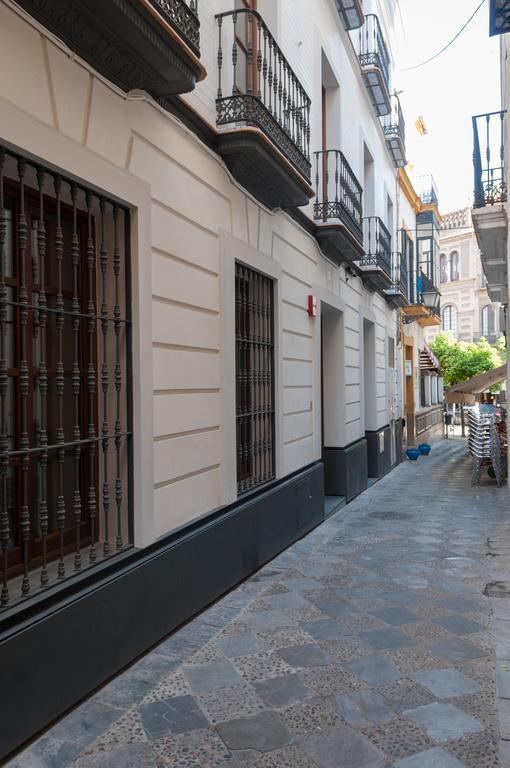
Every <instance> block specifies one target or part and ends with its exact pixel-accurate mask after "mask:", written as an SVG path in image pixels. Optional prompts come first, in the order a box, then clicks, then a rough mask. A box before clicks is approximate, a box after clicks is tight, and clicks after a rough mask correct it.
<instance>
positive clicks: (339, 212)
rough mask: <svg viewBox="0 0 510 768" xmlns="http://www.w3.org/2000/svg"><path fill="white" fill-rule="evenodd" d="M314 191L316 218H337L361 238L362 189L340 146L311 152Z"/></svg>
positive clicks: (321, 219) (319, 219)
mask: <svg viewBox="0 0 510 768" xmlns="http://www.w3.org/2000/svg"><path fill="white" fill-rule="evenodd" d="M315 191H316V198H315V203H314V216H315V219H316V221H323V222H328V221H330V220H331V219H340V220H341V221H342V222H343V223H344V224H345V225H346V226H347V227H348V229H349V230H350V231H351V232H352V234H353V235H354V236H355V237H356V238H357V239H358V240H360V241H362V240H363V227H362V218H363V205H362V197H363V190H362V188H361V184H360V183H359V181H358V179H357V178H356V176H355V175H354V172H353V170H352V168H351V166H350V165H349V163H348V162H347V160H346V159H345V157H344V155H343V154H342V152H340V150H338V149H328V150H326V151H325V152H315Z"/></svg>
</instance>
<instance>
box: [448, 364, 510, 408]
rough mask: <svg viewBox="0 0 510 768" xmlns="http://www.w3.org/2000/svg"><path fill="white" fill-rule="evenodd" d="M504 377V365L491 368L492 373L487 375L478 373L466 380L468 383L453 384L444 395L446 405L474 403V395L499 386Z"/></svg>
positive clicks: (505, 372)
mask: <svg viewBox="0 0 510 768" xmlns="http://www.w3.org/2000/svg"><path fill="white" fill-rule="evenodd" d="M506 376H507V366H506V364H505V365H501V366H500V367H499V368H493V369H492V371H487V373H480V374H479V375H478V376H473V378H472V379H468V381H463V382H462V383H461V384H454V386H453V387H450V389H449V390H448V392H447V393H446V395H445V400H446V402H447V403H474V402H475V401H476V397H475V395H479V394H480V392H485V391H486V390H487V389H490V388H491V387H494V386H495V385H496V384H501V382H502V381H505V379H506Z"/></svg>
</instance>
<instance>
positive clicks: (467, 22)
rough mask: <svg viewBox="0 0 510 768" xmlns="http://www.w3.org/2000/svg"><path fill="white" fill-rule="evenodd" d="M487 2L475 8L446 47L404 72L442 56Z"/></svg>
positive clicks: (483, 1) (483, 0)
mask: <svg viewBox="0 0 510 768" xmlns="http://www.w3.org/2000/svg"><path fill="white" fill-rule="evenodd" d="M484 3H485V0H482V2H481V3H480V4H479V5H478V6H477V8H475V10H474V11H473V13H472V14H471V16H470V17H469V19H468V20H467V21H466V23H465V24H464V25H463V26H462V27H461V28H460V29H459V31H458V32H457V34H456V35H455V37H452V39H451V40H450V42H449V43H447V44H446V45H445V47H444V48H441V50H440V51H438V52H437V53H435V54H434V55H433V56H431V57H430V59H427V60H426V61H422V62H421V64H415V65H414V67H405V68H404V69H403V70H402V71H403V72H409V71H410V70H412V69H419V68H420V67H424V66H425V64H430V62H431V61H434V59H437V57H438V56H441V54H442V53H444V52H445V51H446V50H447V49H448V48H449V47H450V46H451V45H453V43H454V42H455V41H456V40H457V38H458V37H460V35H461V34H462V33H463V32H464V30H465V29H466V27H467V26H468V24H469V23H470V22H471V21H472V20H473V19H474V18H475V16H476V14H477V13H478V11H479V10H480V8H481V7H482V5H483V4H484Z"/></svg>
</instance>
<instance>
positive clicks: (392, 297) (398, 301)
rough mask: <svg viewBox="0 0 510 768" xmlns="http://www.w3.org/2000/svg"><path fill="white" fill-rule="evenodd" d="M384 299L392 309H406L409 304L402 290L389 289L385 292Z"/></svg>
mask: <svg viewBox="0 0 510 768" xmlns="http://www.w3.org/2000/svg"><path fill="white" fill-rule="evenodd" d="M385 298H386V301H387V302H388V304H389V305H390V307H392V309H399V308H400V307H407V305H408V304H409V300H408V298H407V295H406V293H405V291H404V290H403V289H402V288H393V287H392V288H389V289H388V290H387V291H385Z"/></svg>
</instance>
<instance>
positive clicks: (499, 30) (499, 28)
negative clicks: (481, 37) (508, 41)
mask: <svg viewBox="0 0 510 768" xmlns="http://www.w3.org/2000/svg"><path fill="white" fill-rule="evenodd" d="M506 32H510V0H490V34H491V35H504V34H505V33H506Z"/></svg>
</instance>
